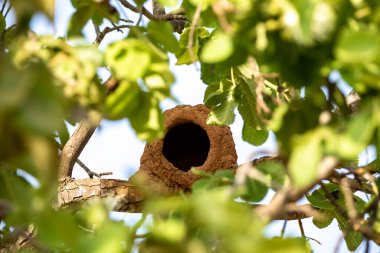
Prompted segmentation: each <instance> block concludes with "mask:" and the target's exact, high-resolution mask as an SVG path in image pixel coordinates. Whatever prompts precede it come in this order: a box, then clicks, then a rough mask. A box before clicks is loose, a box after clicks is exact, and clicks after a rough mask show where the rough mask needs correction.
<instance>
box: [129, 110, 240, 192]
mask: <svg viewBox="0 0 380 253" xmlns="http://www.w3.org/2000/svg"><path fill="white" fill-rule="evenodd" d="M208 114H209V110H208V109H207V107H205V106H204V105H196V106H189V105H182V106H177V107H175V108H173V109H170V110H168V111H166V112H165V122H164V126H165V129H166V134H165V137H164V138H163V139H160V140H157V141H154V142H151V143H148V144H147V145H146V146H145V150H144V153H143V155H142V157H141V161H140V162H141V165H140V170H139V171H138V173H137V175H139V176H142V177H143V178H144V181H145V183H144V184H145V185H146V184H149V186H152V187H154V188H156V189H157V190H159V191H161V192H167V193H171V192H177V191H179V190H188V189H190V187H191V185H192V184H193V183H194V182H195V181H196V180H197V179H198V176H196V175H194V174H193V173H192V172H190V169H191V168H192V167H197V168H198V169H201V170H204V171H207V172H215V171H216V170H218V169H228V168H235V167H236V165H237V164H236V162H237V155H236V150H235V143H234V141H233V139H232V134H231V131H230V128H229V127H227V126H214V125H207V124H206V120H207V117H208ZM150 184H152V185H150Z"/></svg>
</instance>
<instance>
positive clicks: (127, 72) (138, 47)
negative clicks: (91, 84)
mask: <svg viewBox="0 0 380 253" xmlns="http://www.w3.org/2000/svg"><path fill="white" fill-rule="evenodd" d="M105 57H106V58H105V60H106V63H107V65H109V66H110V68H111V69H112V70H113V71H114V72H115V74H116V78H118V79H123V78H125V79H128V80H131V81H135V80H137V79H138V78H141V77H143V76H144V74H145V73H146V71H147V69H148V67H149V65H150V64H151V55H150V50H149V48H148V47H146V46H145V45H144V44H142V42H141V41H138V40H136V39H129V40H123V41H119V42H116V43H114V44H112V45H110V46H109V47H108V49H107V51H106V53H105ZM136 62H138V63H139V64H136Z"/></svg>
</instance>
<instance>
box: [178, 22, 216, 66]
mask: <svg viewBox="0 0 380 253" xmlns="http://www.w3.org/2000/svg"><path fill="white" fill-rule="evenodd" d="M190 30H191V29H190V28H185V29H184V30H183V32H182V34H181V37H180V39H179V47H180V50H179V52H178V53H177V54H176V57H177V62H176V65H182V64H191V63H193V62H195V61H197V60H198V52H199V48H200V46H201V45H203V44H204V42H205V41H206V39H207V38H208V37H209V36H210V34H209V32H208V31H207V30H206V29H205V28H203V27H197V28H195V30H194V37H193V38H192V41H193V43H192V45H193V46H192V47H191V48H189V39H190ZM190 52H192V53H190Z"/></svg>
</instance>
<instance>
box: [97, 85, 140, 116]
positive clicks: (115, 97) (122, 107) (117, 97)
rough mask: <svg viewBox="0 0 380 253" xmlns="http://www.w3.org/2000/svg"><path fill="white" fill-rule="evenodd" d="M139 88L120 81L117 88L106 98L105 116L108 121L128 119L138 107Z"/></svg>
mask: <svg viewBox="0 0 380 253" xmlns="http://www.w3.org/2000/svg"><path fill="white" fill-rule="evenodd" d="M140 93H141V91H140V88H139V87H138V85H137V84H136V83H134V82H130V81H122V82H121V83H120V84H119V86H118V88H117V89H116V90H115V91H114V92H112V93H111V94H110V95H108V96H107V98H106V101H105V104H104V106H105V114H106V116H107V117H108V118H110V119H121V118H125V117H129V116H130V115H131V114H132V113H134V112H135V111H136V109H137V107H138V106H139V101H138V96H139V94H140Z"/></svg>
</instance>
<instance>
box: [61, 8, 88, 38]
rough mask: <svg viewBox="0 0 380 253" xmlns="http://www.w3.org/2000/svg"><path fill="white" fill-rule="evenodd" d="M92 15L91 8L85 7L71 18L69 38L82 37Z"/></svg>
mask: <svg viewBox="0 0 380 253" xmlns="http://www.w3.org/2000/svg"><path fill="white" fill-rule="evenodd" d="M91 15H92V10H91V8H88V7H84V8H79V9H77V10H76V11H75V12H74V14H73V15H72V16H71V19H70V24H69V29H68V32H67V35H68V36H69V37H75V36H81V35H82V30H83V27H84V26H85V25H86V24H87V22H88V21H89V20H90V18H91Z"/></svg>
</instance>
